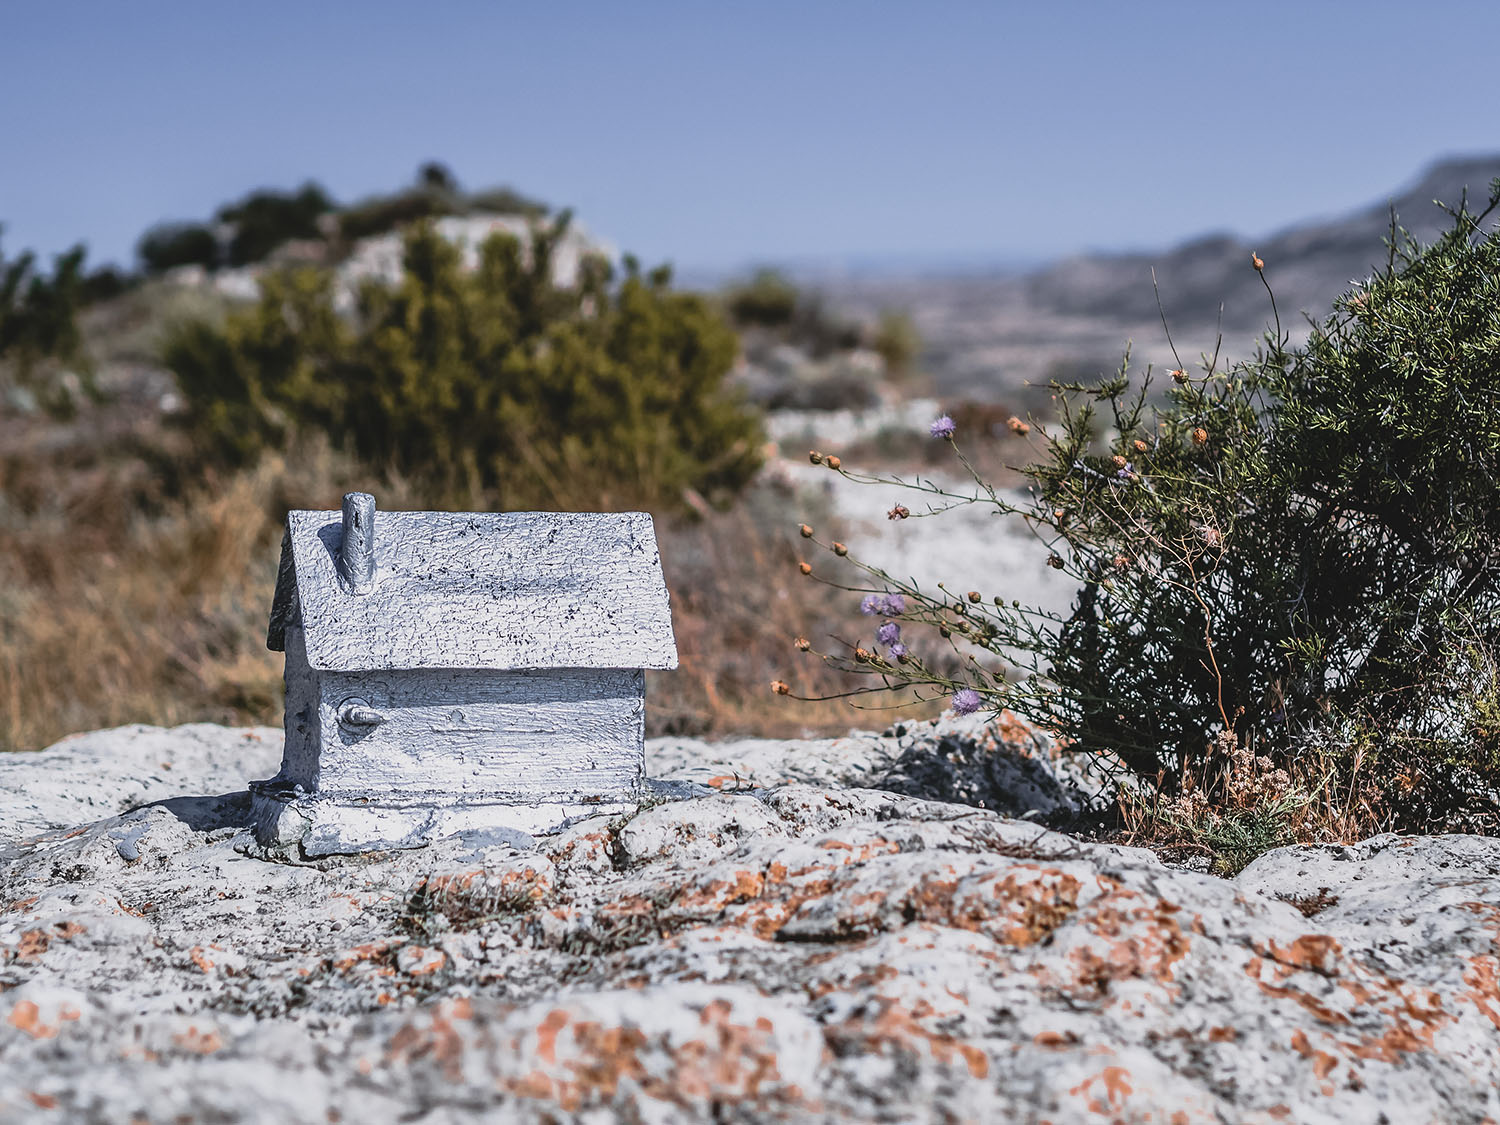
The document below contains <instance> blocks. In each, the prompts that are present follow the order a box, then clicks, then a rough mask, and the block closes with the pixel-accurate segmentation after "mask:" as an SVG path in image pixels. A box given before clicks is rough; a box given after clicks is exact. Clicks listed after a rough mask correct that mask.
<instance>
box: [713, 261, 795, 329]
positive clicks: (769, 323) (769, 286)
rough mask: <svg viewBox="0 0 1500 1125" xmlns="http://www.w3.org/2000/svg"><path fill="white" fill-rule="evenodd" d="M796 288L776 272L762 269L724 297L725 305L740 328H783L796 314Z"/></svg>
mask: <svg viewBox="0 0 1500 1125" xmlns="http://www.w3.org/2000/svg"><path fill="white" fill-rule="evenodd" d="M797 299H798V293H797V287H796V286H795V285H793V284H792V283H791V282H790V281H788V280H787V279H786V278H785V277H784V276H783V275H782V274H780V273H778V272H777V271H776V270H771V269H763V270H759V271H757V272H756V274H755V276H754V277H752V278H751V279H750V280H749V281H747V282H745V283H744V284H742V285H736V286H734V287H733V288H731V289H730V290H729V291H728V293H726V294H725V297H724V304H725V307H726V308H728V310H729V315H730V316H731V317H732V318H733V319H734V323H735V325H736V326H737V327H740V328H749V327H755V328H785V327H787V326H788V325H790V324H791V323H792V317H793V316H794V315H796V312H797Z"/></svg>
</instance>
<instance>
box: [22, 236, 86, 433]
mask: <svg viewBox="0 0 1500 1125" xmlns="http://www.w3.org/2000/svg"><path fill="white" fill-rule="evenodd" d="M83 260H84V248H83V247H82V246H81V245H80V246H75V247H73V249H71V250H69V251H67V252H66V253H63V254H59V255H57V257H56V258H55V259H54V260H53V264H52V273H51V275H50V276H49V275H48V274H45V273H43V272H41V271H40V270H38V269H37V268H36V255H35V254H32V253H31V252H30V251H27V252H25V253H23V254H22V255H21V256H20V257H19V258H16V259H15V260H14V261H6V260H5V256H4V255H3V254H0V391H4V390H5V389H6V387H7V384H8V385H10V386H12V387H15V388H19V389H20V390H21V391H22V393H23V395H25V396H27V397H29V398H30V399H31V400H32V401H33V402H35V403H36V404H37V405H40V406H41V407H42V408H43V409H45V410H47V411H48V412H49V413H52V414H55V415H66V414H69V413H71V412H72V410H73V409H74V407H75V406H76V405H77V404H76V402H75V401H74V400H75V390H74V387H76V388H77V389H78V390H82V391H85V392H88V393H92V392H93V384H92V381H91V380H90V378H89V373H90V370H91V365H90V363H89V359H88V355H87V353H86V352H85V350H84V347H83V337H82V334H81V333H80V332H79V328H78V310H79V308H80V307H81V305H82V304H83V301H84V295H85V290H86V285H87V281H88V278H87V276H86V275H85V274H84V271H83ZM64 368H70V369H71V371H72V375H73V377H74V378H73V380H71V382H72V383H73V385H72V386H70V380H67V379H65V378H63V376H64V375H65V374H67V372H65V371H64ZM80 380H81V381H80ZM6 397H9V396H6Z"/></svg>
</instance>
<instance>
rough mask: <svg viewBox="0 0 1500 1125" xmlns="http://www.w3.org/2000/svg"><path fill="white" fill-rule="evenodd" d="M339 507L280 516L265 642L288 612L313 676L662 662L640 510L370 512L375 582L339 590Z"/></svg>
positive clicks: (671, 664) (667, 612) (652, 559)
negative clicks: (297, 625)
mask: <svg viewBox="0 0 1500 1125" xmlns="http://www.w3.org/2000/svg"><path fill="white" fill-rule="evenodd" d="M342 538H343V530H342V523H341V518H340V513H338V512H302V511H294V512H288V513H287V530H286V537H285V538H284V539H283V540H282V545H281V567H280V570H279V571H278V573H277V578H276V597H275V600H274V601H273V603H272V606H271V625H270V632H269V635H268V636H267V638H266V643H267V644H268V645H269V646H270V647H271V648H272V649H275V650H278V651H279V650H281V649H282V648H283V647H284V633H285V629H286V626H287V625H288V624H290V623H291V622H292V621H294V620H295V619H296V617H297V615H298V611H299V609H300V614H301V619H302V628H303V632H304V634H305V637H306V641H307V657H308V662H309V663H310V664H311V665H312V666H313V667H314V668H323V669H340V670H348V671H355V670H376V669H386V668H492V669H509V668H675V667H676V666H677V646H676V643H675V642H674V640H673V638H672V613H671V608H670V606H669V604H668V601H667V587H666V582H665V580H664V579H663V577H662V571H661V558H660V556H659V555H658V553H657V549H656V534H655V532H654V530H653V528H652V525H651V517H650V516H649V515H647V514H646V513H644V512H618V513H576V514H575V513H554V512H503V513H475V512H379V513H377V515H376V517H375V565H376V576H375V586H374V589H373V590H371V591H370V592H369V593H367V594H359V595H355V594H350V593H346V592H345V588H344V586H343V585H341V583H340V580H339V576H338V571H337V570H336V569H335V561H334V560H335V556H336V555H337V553H338V549H339V544H340V542H341V540H342Z"/></svg>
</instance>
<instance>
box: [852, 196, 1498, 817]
mask: <svg viewBox="0 0 1500 1125" xmlns="http://www.w3.org/2000/svg"><path fill="white" fill-rule="evenodd" d="M1494 190H1495V192H1496V197H1495V198H1494V199H1492V200H1491V202H1490V208H1489V209H1487V210H1486V211H1485V212H1484V213H1483V214H1480V215H1475V214H1472V213H1470V212H1469V211H1467V210H1466V209H1462V208H1461V209H1460V210H1459V211H1458V212H1456V213H1455V215H1454V223H1453V227H1452V229H1451V230H1450V231H1449V232H1448V233H1447V234H1446V235H1444V236H1443V237H1442V238H1440V239H1439V240H1438V241H1437V242H1436V243H1434V244H1433V245H1431V246H1428V247H1425V248H1422V247H1418V246H1416V245H1414V244H1412V243H1411V242H1410V241H1409V240H1407V239H1406V237H1405V235H1404V234H1399V235H1398V233H1397V232H1396V231H1395V230H1393V234H1392V251H1391V256H1390V261H1389V263H1388V264H1387V266H1386V267H1385V268H1384V269H1382V270H1381V271H1379V272H1378V273H1377V274H1375V275H1374V276H1373V277H1371V278H1370V279H1369V280H1368V281H1366V282H1365V283H1364V284H1363V285H1361V286H1359V287H1358V288H1356V289H1355V290H1353V291H1351V292H1350V293H1348V294H1346V295H1345V296H1343V297H1342V298H1340V299H1339V300H1338V301H1337V302H1336V304H1335V308H1334V312H1333V313H1332V315H1331V316H1329V317H1328V318H1327V319H1326V320H1325V321H1323V322H1322V323H1320V324H1316V325H1314V326H1313V329H1312V333H1311V337H1310V339H1309V340H1308V342H1307V344H1306V345H1305V346H1303V347H1298V348H1295V349H1294V348H1291V347H1289V346H1288V341H1287V337H1286V336H1285V335H1283V334H1282V333H1281V331H1280V326H1279V322H1278V325H1277V330H1276V332H1275V333H1274V334H1273V335H1271V336H1268V338H1267V340H1266V342H1265V344H1264V345H1263V347H1262V348H1261V350H1260V351H1259V353H1258V354H1257V356H1256V357H1255V358H1254V359H1253V360H1250V361H1245V362H1240V363H1236V364H1234V365H1232V366H1231V367H1230V368H1229V369H1227V370H1220V369H1218V366H1217V364H1216V363H1215V362H1214V361H1213V360H1212V359H1208V358H1205V361H1204V363H1203V365H1202V370H1201V373H1199V374H1192V373H1189V372H1187V371H1185V370H1177V371H1173V372H1172V373H1171V375H1172V379H1171V385H1170V386H1169V387H1168V389H1167V393H1166V396H1165V400H1162V399H1160V398H1153V397H1152V396H1151V395H1150V394H1149V393H1148V387H1149V385H1150V382H1151V373H1150V372H1149V370H1148V372H1147V373H1146V375H1145V377H1144V378H1136V377H1134V376H1133V375H1132V374H1131V372H1130V369H1129V357H1128V356H1127V359H1126V363H1125V364H1123V365H1122V366H1121V368H1120V371H1119V373H1118V374H1117V375H1116V376H1115V377H1113V378H1109V379H1106V380H1104V381H1103V382H1101V383H1099V384H1098V385H1082V384H1076V383H1075V384H1055V385H1054V387H1053V390H1054V392H1055V393H1056V394H1057V396H1058V399H1059V405H1060V407H1061V421H1060V423H1059V424H1057V425H1054V426H1044V425H1042V424H1041V423H1034V428H1035V430H1036V434H1037V437H1038V438H1039V439H1040V441H1041V448H1042V451H1043V457H1042V458H1041V459H1040V460H1039V461H1038V462H1037V463H1035V464H1033V465H1031V466H1029V467H1028V468H1027V469H1026V470H1025V472H1026V474H1027V476H1028V477H1029V478H1030V482H1031V485H1032V489H1033V491H1032V500H1031V502H1029V503H1024V504H1012V503H1010V502H1009V501H1007V500H1006V499H1005V498H1004V496H1002V495H1000V494H997V493H995V492H994V491H992V490H987V489H986V488H985V487H981V488H980V489H979V491H977V492H976V493H974V494H973V495H972V496H970V495H968V494H963V495H952V496H950V497H949V499H951V500H952V501H954V502H979V503H986V504H992V505H994V506H995V507H996V508H997V509H999V510H1001V511H1004V512H1009V513H1013V514H1016V515H1019V516H1021V517H1022V518H1024V519H1026V520H1027V521H1028V522H1029V523H1030V524H1031V526H1032V527H1033V528H1034V529H1035V530H1036V531H1037V532H1038V534H1039V535H1040V537H1041V538H1042V539H1043V541H1044V542H1045V543H1047V544H1048V545H1049V547H1050V551H1051V555H1050V558H1049V559H1048V562H1049V563H1050V565H1052V566H1054V567H1056V568H1057V569H1060V570H1062V571H1063V572H1064V573H1065V574H1067V575H1069V576H1070V577H1072V578H1074V579H1076V580H1077V581H1078V583H1079V592H1078V594H1077V597H1076V600H1075V602H1074V604H1073V607H1072V611H1071V613H1069V614H1067V615H1062V616H1055V615H1050V614H1048V613H1044V612H1041V611H1039V610H1034V609H1028V608H1027V607H1024V606H1020V605H1018V604H1016V603H1015V602H1013V601H1011V600H1010V599H1008V598H1007V597H1006V596H1005V590H1004V588H1003V585H998V586H997V588H996V589H993V590H985V591H975V592H974V593H973V594H972V595H968V594H964V595H960V596H953V595H950V594H948V593H947V592H945V591H941V590H940V591H937V592H936V593H926V592H922V591H919V590H917V589H915V588H914V587H912V586H911V585H910V584H903V583H892V582H890V580H889V579H888V577H887V576H886V575H884V574H883V573H881V572H879V571H871V573H872V575H873V576H874V577H875V578H876V580H877V581H876V584H875V586H874V591H875V596H876V597H877V598H878V597H880V596H882V593H881V592H882V591H884V590H888V589H889V590H895V591H898V592H900V593H902V594H903V596H904V597H905V598H906V601H907V606H906V607H905V608H906V612H905V613H904V614H903V615H902V618H901V620H902V621H903V622H904V623H906V624H907V625H908V626H921V625H927V626H932V627H935V628H937V629H940V630H942V631H943V633H944V637H945V641H944V643H945V644H952V643H954V642H955V641H962V642H968V643H969V644H970V645H973V646H977V648H978V650H980V651H981V652H985V651H987V652H988V653H990V654H992V655H993V656H994V657H996V658H998V659H999V660H1000V661H1003V662H1004V663H1005V664H1006V665H1009V667H1007V668H1002V667H1001V666H999V665H997V664H995V663H993V662H992V663H990V664H989V665H987V666H981V665H980V664H979V663H977V662H976V663H975V664H974V665H973V675H972V677H971V679H970V682H969V683H967V684H964V683H959V682H955V681H953V680H951V679H947V678H943V677H938V676H935V675H932V674H930V673H929V671H928V668H929V666H930V661H924V660H923V659H922V658H921V649H920V648H919V646H918V643H917V641H916V640H915V638H914V637H912V636H907V637H904V638H903V640H904V641H905V643H906V644H908V645H910V646H911V654H910V655H908V656H906V657H905V658H904V662H902V661H900V660H896V659H891V658H890V657H889V656H882V655H880V654H879V650H878V649H871V650H869V651H867V655H866V657H865V658H864V659H854V660H850V661H848V663H849V665H850V666H852V667H857V668H859V669H860V670H862V671H866V672H875V673H877V674H879V675H881V676H884V677H886V678H887V679H888V680H890V681H892V682H899V683H909V682H923V683H926V684H928V685H929V688H930V689H931V690H937V691H957V690H959V689H964V690H965V691H966V694H965V695H963V696H962V698H960V699H959V700H958V702H959V703H960V705H961V707H962V708H965V709H973V708H977V707H978V706H981V705H988V706H993V707H997V708H998V707H1014V708H1016V709H1017V710H1019V711H1021V712H1022V713H1024V714H1029V715H1031V716H1033V717H1035V718H1037V719H1039V720H1041V721H1043V722H1046V723H1048V724H1051V725H1053V726H1054V727H1055V728H1056V729H1057V730H1058V731H1059V733H1061V734H1062V735H1063V736H1064V737H1065V738H1067V739H1069V740H1071V742H1072V744H1073V745H1074V746H1075V747H1076V748H1078V749H1080V750H1083V751H1097V752H1101V753H1105V752H1107V753H1109V754H1112V755H1117V756H1118V757H1119V758H1120V759H1123V761H1124V762H1125V763H1127V764H1128V765H1129V767H1130V768H1131V769H1132V770H1133V771H1134V772H1135V774H1136V775H1138V776H1139V777H1142V778H1146V779H1149V780H1150V781H1151V782H1153V783H1155V784H1159V786H1160V788H1161V791H1162V792H1163V793H1167V794H1175V793H1184V792H1192V791H1196V792H1200V793H1202V794H1203V795H1204V796H1205V798H1206V799H1207V800H1208V801H1209V803H1210V805H1213V804H1215V803H1218V802H1220V801H1221V799H1222V796H1223V794H1224V793H1225V792H1226V791H1227V789H1228V787H1229V786H1230V785H1231V784H1232V783H1233V776H1232V774H1233V770H1232V755H1231V753H1230V751H1232V749H1233V748H1234V747H1236V746H1240V747H1244V748H1249V749H1250V750H1252V751H1253V753H1254V754H1255V755H1258V756H1261V757H1264V758H1265V759H1266V761H1267V762H1269V763H1270V764H1271V766H1272V767H1275V768H1281V767H1286V768H1289V769H1292V770H1293V771H1294V772H1295V771H1298V770H1302V771H1306V770H1307V769H1308V768H1309V763H1316V770H1317V771H1322V776H1321V777H1318V778H1313V779H1312V780H1314V781H1316V782H1317V783H1318V784H1319V785H1320V786H1323V787H1331V789H1332V790H1333V791H1337V792H1344V793H1350V794H1353V793H1356V792H1357V793H1358V795H1359V796H1358V799H1359V800H1361V801H1364V802H1365V803H1366V804H1367V806H1368V807H1369V808H1371V809H1374V810H1377V812H1376V814H1375V815H1376V819H1378V820H1380V821H1381V822H1382V823H1386V824H1396V825H1401V826H1406V827H1425V826H1429V825H1433V824H1445V825H1455V824H1466V825H1472V824H1484V825H1489V826H1491V827H1493V826H1494V825H1495V824H1496V823H1497V822H1500V722H1497V719H1500V425H1497V423H1496V418H1497V417H1500V382H1497V379H1496V373H1497V371H1500V235H1497V234H1496V233H1495V232H1494V230H1493V229H1491V230H1489V231H1486V230H1485V228H1484V227H1483V223H1484V221H1485V220H1486V219H1487V217H1488V216H1489V214H1490V213H1491V212H1492V211H1493V209H1494V208H1495V206H1496V201H1497V200H1500V181H1497V182H1496V184H1495V188H1494ZM1254 264H1255V268H1256V269H1260V268H1261V263H1260V262H1259V260H1258V259H1257V260H1256V261H1255V263H1254ZM1267 289H1268V292H1269V285H1268V286H1267ZM1272 311H1273V312H1274V301H1273V304H1272ZM959 436H962V435H959ZM979 483H980V484H981V485H982V484H983V482H979ZM939 499H942V497H941V496H939ZM934 533H940V532H939V531H938V530H937V529H935V530H934ZM999 581H1000V580H999V579H997V583H998V582H999ZM877 608H880V606H879V605H877ZM1226 733H1227V734H1228V736H1229V737H1228V738H1227V739H1226V738H1225V737H1224V735H1225V734H1226ZM1304 779H1305V778H1304ZM1341 787H1342V788H1341ZM1351 799H1353V798H1351Z"/></svg>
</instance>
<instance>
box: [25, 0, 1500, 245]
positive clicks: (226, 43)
mask: <svg viewBox="0 0 1500 1125" xmlns="http://www.w3.org/2000/svg"><path fill="white" fill-rule="evenodd" d="M1497 42H1500V4H1495V3H1493V2H1490V3H1478V2H1468V3H1454V2H1449V0H1427V2H1423V3H1404V4H1395V3H1381V2H1378V0H1371V2H1367V3H1361V4H1354V3H1337V4H1335V3H1317V2H1310V0H1302V2H1300V3H1280V2H1277V0H1260V2H1256V3H1241V2H1238V0H1196V2H1193V3H1151V2H1144V0H1143V2H1135V3H1122V2H1116V3H1069V2H1067V0H1053V2H1046V0H1030V2H1027V3H1014V4H1013V3H990V4H979V3H942V2H929V3H923V4H915V3H913V4H904V5H897V4H884V3H878V2H867V3H832V2H828V3H817V2H812V0H804V2H802V3H779V2H776V0H760V2H757V3H755V4H742V5H729V4H722V3H712V2H703V3H696V4H668V3H653V2H651V0H632V2H631V3H618V2H614V3H597V4H584V3H566V2H559V3H549V4H527V5H521V4H501V3H490V4H478V3H473V4H466V3H427V4H420V5H419V4H416V3H413V2H410V0H408V2H406V3H400V4H397V3H386V2H384V0H366V2H364V3H360V4H331V3H306V2H303V3H282V2H279V0H271V2H265V0H262V2H259V3H256V4H236V5H227V4H215V3H203V2H202V0H197V2H195V3H165V2H162V3H157V2H152V0H139V2H137V3H133V4H120V3H107V4H106V3H93V4H91V3H85V2H82V0H80V2H77V3H55V4H36V3H32V4H24V3H19V2H7V3H5V4H3V5H0V222H4V223H5V226H6V231H5V235H4V244H3V248H4V249H5V250H7V251H8V252H11V253H13V252H15V251H16V250H18V249H20V248H21V247H28V246H29V247H36V248H38V249H41V250H43V251H46V252H53V251H57V250H60V249H62V248H63V247H65V246H67V245H68V244H70V243H71V242H73V241H75V240H78V239H83V240H84V241H86V242H87V243H88V244H89V246H90V249H91V257H92V258H93V259H94V260H96V261H97V260H101V259H103V260H114V261H118V262H126V261H129V260H130V257H131V252H132V247H133V245H134V243H135V240H136V238H137V236H138V235H139V233H140V232H141V230H142V229H144V228H145V227H146V226H148V225H149V224H151V223H153V222H156V221H158V220H161V219H167V218H195V217H206V216H207V215H208V214H209V213H210V212H211V211H212V210H213V209H214V208H215V206H217V205H218V204H219V203H221V202H223V201H225V200H227V199H230V198H233V197H237V196H239V195H241V194H243V193H244V192H245V191H246V190H248V189H250V188H253V187H257V186H292V185H295V184H297V183H299V182H301V181H302V180H304V179H306V178H309V177H311V178H315V179H317V180H319V181H320V182H322V183H323V184H324V185H325V186H327V187H328V188H329V189H330V190H331V191H332V192H333V193H334V194H335V195H336V196H337V197H339V198H341V199H349V198H354V197H357V196H359V195H362V194H365V193H369V192H373V191H378V190H385V189H389V188H392V187H395V186H398V185H400V184H402V183H405V182H406V181H407V180H409V179H410V177H411V176H412V174H413V172H414V170H415V168H416V167H417V165H418V164H419V163H421V162H422V161H425V160H429V159H439V160H442V161H444V162H446V163H447V164H449V166H450V167H452V168H453V170H454V171H455V172H456V173H457V175H458V176H459V178H460V179H461V180H462V181H463V182H464V183H465V184H467V185H470V186H481V185H489V184H493V183H510V184H513V185H514V186H516V187H518V188H520V189H522V190H523V191H527V192H529V193H531V194H534V195H537V196H540V197H541V198H543V199H545V200H548V201H549V202H553V203H557V204H565V205H572V206H574V207H575V208H576V209H577V211H578V213H579V215H580V217H581V218H582V219H583V220H584V221H585V223H586V224H587V225H588V226H589V227H590V228H591V229H593V230H594V231H595V232H597V233H599V234H601V235H604V236H606V237H608V238H610V239H611V240H612V241H614V242H615V243H616V244H617V245H619V246H621V247H622V248H624V249H629V250H633V251H635V252H637V253H638V254H640V255H641V256H642V257H643V258H645V259H646V260H648V261H653V262H655V261H662V260H670V261H673V262H676V263H677V264H678V265H679V266H685V267H688V268H708V269H714V268H726V267H733V266H736V265H739V264H743V263H747V262H753V261H778V260H788V259H796V260H803V261H809V260H810V261H825V262H833V261H838V260H847V259H869V258H876V259H903V258H913V259H921V260H924V261H927V260H936V259H943V258H953V259H958V260H962V261H966V262H971V263H972V262H980V261H988V260H1001V261H1003V260H1007V259H1027V258H1029V259H1035V258H1039V257H1046V256H1051V255H1056V254H1062V253H1067V252H1071V251H1076V250H1079V249H1084V248H1100V247H1109V248H1122V247H1129V246H1151V245H1162V244H1165V243H1170V242H1174V241H1177V240H1179V239H1181V238H1184V237H1187V236H1190V235H1194V234H1198V233H1201V232H1203V231H1206V230H1215V229H1231V230H1235V231H1238V232H1241V233H1245V234H1257V233H1264V232H1267V231H1270V230H1272V229H1275V228H1277V227H1279V226H1282V225H1285V224H1287V223H1289V222H1292V221H1296V220H1301V219H1303V218H1307V217H1311V216H1317V215H1322V214H1333V213H1338V212H1341V211H1344V210H1347V209H1349V208H1351V207H1353V206H1356V205H1359V204H1364V203H1368V202H1373V201H1378V200H1380V199H1382V198H1384V196H1385V195H1386V194H1387V193H1388V192H1390V191H1391V190H1393V189H1395V188H1396V187H1398V186H1399V185H1400V184H1402V183H1403V182H1405V181H1407V180H1409V179H1411V178H1412V177H1413V176H1414V175H1415V174H1416V173H1417V171H1418V170H1419V168H1421V167H1422V166H1423V165H1424V164H1426V163H1427V162H1429V161H1430V160H1432V159H1434V158H1435V157H1438V156H1440V155H1444V154H1449V153H1478V152H1488V151H1493V150H1500V119H1497V116H1496V113H1495V104H1496V103H1495V93H1494V84H1495V69H1494V61H1493V59H1494V49H1495V44H1496V43H1497Z"/></svg>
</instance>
